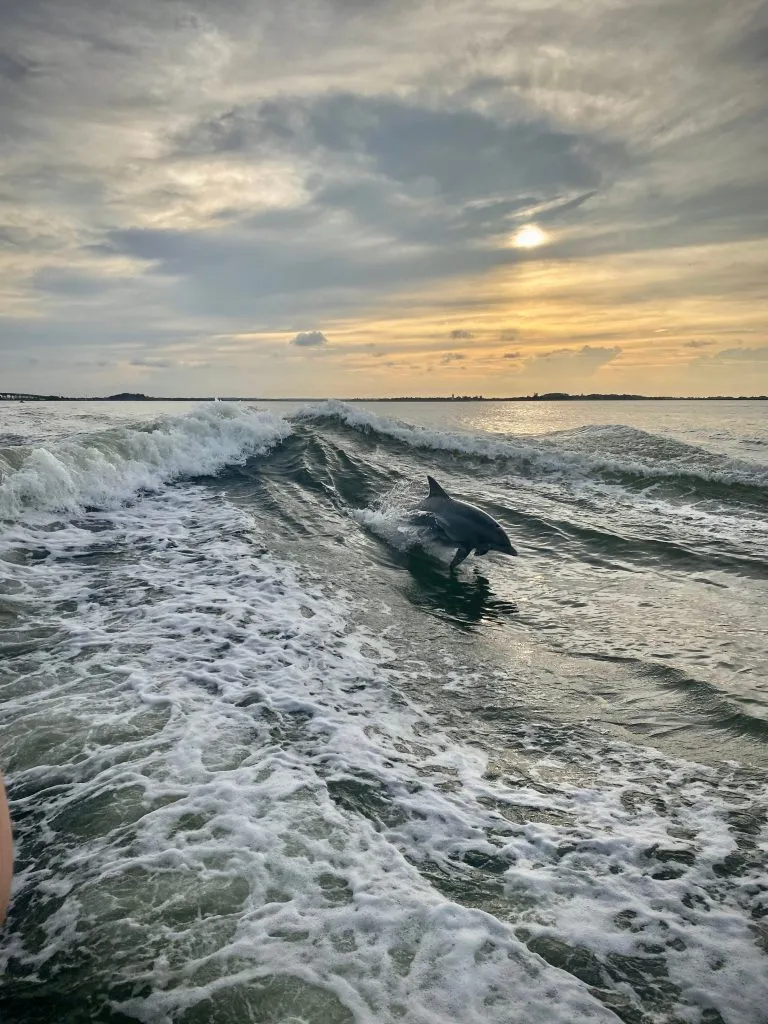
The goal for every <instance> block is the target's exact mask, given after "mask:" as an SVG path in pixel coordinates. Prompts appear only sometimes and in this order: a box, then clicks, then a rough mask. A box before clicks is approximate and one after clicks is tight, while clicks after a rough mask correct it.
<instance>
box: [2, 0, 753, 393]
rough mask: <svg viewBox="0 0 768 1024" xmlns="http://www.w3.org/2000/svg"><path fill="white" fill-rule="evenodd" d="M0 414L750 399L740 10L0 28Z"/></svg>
mask: <svg viewBox="0 0 768 1024" xmlns="http://www.w3.org/2000/svg"><path fill="white" fill-rule="evenodd" d="M0 39H1V40H2V43H0V92H2V95H0V127H1V128H2V137H3V140H4V144H3V147H2V150H1V151H0V388H1V389H4V390H5V389H8V390H18V391H31V392H56V393H64V394H104V393H110V392H114V391H119V390H140V391H144V392H146V393H148V394H157V395H160V394H162V395H169V396H173V395H184V394H225V395H263V396H264V397H271V396H281V395H283V396H284V395H300V396H307V397H316V396H323V395H329V396H353V395H360V396H373V397H376V396H383V395H392V394H425V395H439V394H451V393H482V394H484V395H486V396H494V395H513V394H526V393H531V392H533V391H539V392H542V391H560V390H565V391H571V392H591V391H601V392H606V391H611V392H613V391H617V392H639V393H644V394H660V395H664V394H681V395H691V394H702V395H711V394H722V393H731V394H764V393H767V392H768V301H766V300H767V299H768V295H767V294H766V293H767V292H768V241H767V240H766V238H767V235H768V231H767V230H766V229H767V228H768V202H766V196H768V130H766V129H767V128H768V125H767V124H766V121H768V116H766V115H767V111H766V99H765V97H766V96H768V61H766V54H768V16H767V15H766V9H765V7H764V5H762V4H760V3H758V2H755V0H735V2H734V3H732V4H728V5H722V4H716V3H714V2H710V0H686V2H681V0H672V2H666V3H661V2H644V3H642V4H639V5H638V4H636V3H629V2H625V0H612V2H608V0H583V2H582V0H580V2H578V3H576V2H575V0H555V3H551V2H546V3H545V2H544V0H519V2H516V3H511V2H501V0H475V2H470V0H461V2H459V0H446V2H445V3H443V4H441V5H439V6H436V5H433V4H424V3H418V2H417V3H409V4H405V3H403V2H401V0H376V2H372V0H371V2H359V3H355V4H352V3H350V2H349V0H323V2H302V3H298V2H292V0H289V2H281V3H277V0H274V2H270V3H266V2H260V3H255V2H252V0H220V2H219V3H217V4H216V5H211V4H210V3H206V2H204V0H189V2H186V3H183V2H176V0H170V2H168V3H164V4H156V3H154V2H151V0H136V2H135V3H132V4H130V5H123V4H118V3H111V2H108V3H105V4H98V5H94V4H93V3H92V2H91V0H55V2H54V0H30V2H29V3H26V4H24V5H23V6H18V5H15V6H13V7H11V6H10V5H4V6H3V8H2V10H0Z"/></svg>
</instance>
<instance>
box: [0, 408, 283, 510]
mask: <svg viewBox="0 0 768 1024" xmlns="http://www.w3.org/2000/svg"><path fill="white" fill-rule="evenodd" d="M290 432H291V427H290V425H289V424H288V423H287V422H286V421H285V420H283V419H279V418H278V417H276V416H274V415H273V414H271V413H267V412H261V411H257V410H255V409H252V408H250V407H249V406H245V405H241V404H239V403H238V404H236V403H224V402H215V403H208V404H206V405H202V406H200V407H199V408H197V409H195V410H194V411H193V412H191V413H188V414H187V415H184V416H177V417H169V418H166V419H162V420H160V421H157V422H155V423H154V424H151V425H149V426H147V427H146V428H145V429H141V428H139V427H136V426H127V425H122V426H120V427H117V428H115V429H112V430H108V431H104V432H102V433H99V434H94V435H80V436H79V437H76V438H74V439H72V440H61V441H57V442H52V443H50V444H48V445H45V446H39V447H36V448H31V449H30V448H24V449H21V448H20V449H16V450H10V451H9V450H6V453H5V458H4V459H2V458H0V518H5V519H13V518H17V517H18V516H19V515H21V514H22V513H23V511H24V510H30V509H31V510H37V511H46V512H50V511H67V512H74V511H77V510H78V509H82V508H86V507H89V506H99V507H103V508H111V507H114V506H115V505H118V504H120V503H122V502H124V501H126V500H128V499H130V498H131V497H133V496H134V495H135V494H137V493H138V492H139V491H154V490H157V489H158V488H159V487H162V486H163V485H164V484H167V483H169V482H171V481H174V480H178V479H181V478H183V477H188V476H208V475H213V474H216V473H218V472H220V471H221V469H223V467H224V466H226V465H228V464H232V463H238V462H243V461H244V460H245V459H246V458H247V457H248V456H250V455H255V454H261V453H263V452H265V451H267V450H269V448H270V447H272V446H273V445H274V444H276V443H278V442H279V441H281V440H283V439H284V438H285V437H287V436H288V435H289V434H290Z"/></svg>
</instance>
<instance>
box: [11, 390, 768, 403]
mask: <svg viewBox="0 0 768 1024" xmlns="http://www.w3.org/2000/svg"><path fill="white" fill-rule="evenodd" d="M766 400H768V395H766V394H761V395H639V394H632V393H628V392H623V393H622V392H589V393H584V392H582V393H579V394H571V393H570V392H567V391H547V392H544V393H543V394H539V393H538V392H534V393H533V394H530V395H502V396H497V397H492V396H487V395H454V394H452V395H387V396H383V397H382V396H379V397H372V398H365V397H360V396H357V397H352V398H350V397H333V396H328V395H326V396H322V397H306V396H304V397H301V396H274V397H266V396H263V395H261V396H259V395H220V396H219V395H177V396H169V395H145V394H144V393H142V392H131V391H121V392H117V393H115V394H112V395H39V394H32V393H30V392H22V391H0V401H6V402H14V401H18V402H24V401H33V402H126V401H128V402H130V401H134V402H579V401H582V402H584V401H586V402H588V401H608V402H610V401H617V402H621V401H639V402H755V401H766Z"/></svg>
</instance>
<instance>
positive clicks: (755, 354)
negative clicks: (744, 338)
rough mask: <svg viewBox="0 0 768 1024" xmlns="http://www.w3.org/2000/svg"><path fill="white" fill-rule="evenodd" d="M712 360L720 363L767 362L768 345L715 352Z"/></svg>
mask: <svg viewBox="0 0 768 1024" xmlns="http://www.w3.org/2000/svg"><path fill="white" fill-rule="evenodd" d="M712 359H713V360H717V361H718V362H721V363H728V362H747V363H764V362H766V361H768V345H759V346H757V347H755V348H725V349H722V350H721V351H720V352H716V353H715V354H714V356H712Z"/></svg>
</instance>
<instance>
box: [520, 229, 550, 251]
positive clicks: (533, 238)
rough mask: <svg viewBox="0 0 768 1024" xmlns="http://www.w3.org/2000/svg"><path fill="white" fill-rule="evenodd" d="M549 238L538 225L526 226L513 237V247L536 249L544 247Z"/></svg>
mask: <svg viewBox="0 0 768 1024" xmlns="http://www.w3.org/2000/svg"><path fill="white" fill-rule="evenodd" d="M546 240H547V236H546V235H545V234H544V232H543V231H542V230H541V228H540V227H538V226H537V225H536V224H526V225H525V226H524V227H522V228H520V230H519V231H516V232H515V233H514V235H512V245H514V247H515V248H516V249H535V248H536V246H537V245H543V244H544V243H545V242H546Z"/></svg>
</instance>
